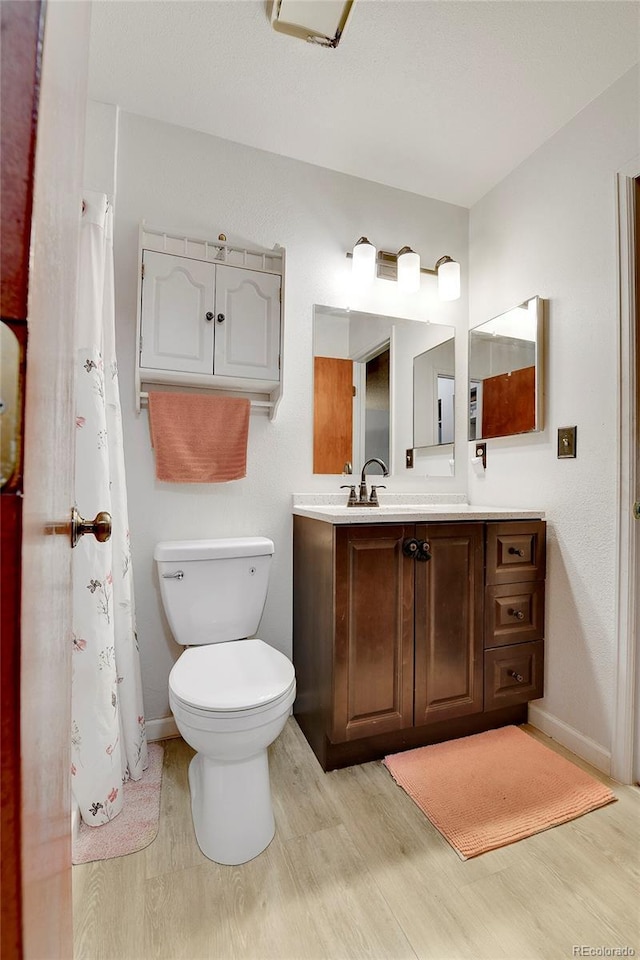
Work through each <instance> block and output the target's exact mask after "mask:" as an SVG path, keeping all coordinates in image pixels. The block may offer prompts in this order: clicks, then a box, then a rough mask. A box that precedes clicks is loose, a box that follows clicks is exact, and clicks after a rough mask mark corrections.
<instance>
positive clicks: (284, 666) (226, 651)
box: [169, 638, 295, 716]
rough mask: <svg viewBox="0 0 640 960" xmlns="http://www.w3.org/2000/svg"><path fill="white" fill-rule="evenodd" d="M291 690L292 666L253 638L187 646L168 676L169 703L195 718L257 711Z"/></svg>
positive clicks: (292, 683)
mask: <svg viewBox="0 0 640 960" xmlns="http://www.w3.org/2000/svg"><path fill="white" fill-rule="evenodd" d="M294 688H295V673H294V669H293V664H292V663H291V661H290V660H288V659H287V657H285V656H284V654H283V653H280V651H279V650H276V649H274V647H270V646H269V644H267V643H264V642H263V641H262V640H258V639H257V638H254V639H251V640H231V641H228V642H226V643H215V644H210V645H204V646H199V647H189V648H188V649H187V650H185V651H184V653H183V654H182V656H181V657H180V658H179V660H178V661H177V662H176V663H175V664H174V666H173V669H172V670H171V673H170V675H169V690H170V693H171V694H172V696H173V698H174V699H175V700H176V701H177V702H178V703H180V704H181V705H182V706H183V707H184V709H185V710H186V711H188V712H190V713H194V714H204V715H206V714H210V713H220V714H223V715H226V716H229V715H231V714H243V713H246V712H249V711H261V710H262V709H264V708H266V707H274V706H276V705H277V704H278V703H279V702H280V701H284V700H286V699H287V698H288V696H289V695H290V693H291V691H292V689H294Z"/></svg>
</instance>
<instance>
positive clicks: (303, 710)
mask: <svg viewBox="0 0 640 960" xmlns="http://www.w3.org/2000/svg"><path fill="white" fill-rule="evenodd" d="M493 526H497V525H495V524H485V523H483V522H478V521H471V522H458V521H455V522H442V523H441V522H434V523H428V524H427V523H424V524H423V523H415V524H414V523H406V524H401V523H372V524H352V525H332V524H330V523H326V522H324V521H322V520H314V519H311V518H307V517H298V516H294V571H293V575H294V625H293V659H294V666H295V669H296V679H297V690H298V692H297V698H296V702H295V704H294V714H295V716H296V718H297V720H298V723H299V725H300V727H301V729H302V731H303V733H304V734H305V736H306V737H307V740H308V741H309V743H310V744H311V746H312V748H313V750H314V752H315V753H316V756H317V757H318V759H319V760H320V763H321V764H322V766H323V768H324V769H325V770H330V769H333V768H334V767H339V766H346V765H348V764H350V763H361V762H363V761H365V760H371V759H375V758H376V757H381V756H384V755H385V753H392V752H395V751H397V750H402V749H408V748H411V747H415V746H421V745H423V744H425V743H435V742H438V741H441V740H447V739H451V738H453V737H457V736H465V735H467V734H470V733H476V732H479V731H480V730H486V729H489V728H491V727H495V726H501V725H504V724H507V723H522V722H524V721H525V720H526V716H527V709H526V701H527V700H528V699H532V696H531V695H527V694H528V693H530V690H528V688H527V685H526V684H525V683H524V682H518V681H517V680H515V679H514V678H511V676H510V675H509V674H506V673H504V670H503V672H502V674H501V673H500V670H501V667H500V665H499V664H498V665H497V666H496V667H495V669H497V671H498V675H499V676H502V677H503V678H504V677H507V680H508V681H513V684H515V685H516V686H518V690H517V693H515V692H512V691H511V690H510V691H509V692H508V694H507V695H506V696H505V697H504V698H503V699H504V701H505V702H504V703H503V702H502V701H501V699H500V698H501V696H502V694H501V693H500V692H499V691H498V690H496V691H494V693H495V696H496V697H497V699H498V703H497V704H494V705H492V706H491V708H490V709H487V703H486V695H487V691H486V673H485V671H486V669H487V665H488V664H490V663H492V660H491V657H492V651H491V649H489V648H487V644H486V637H485V627H486V625H485V618H484V607H485V603H484V601H485V590H487V589H489V588H488V587H486V585H485V536H488V534H487V531H488V530H489V528H490V527H493ZM517 529H519V530H520V533H524V528H523V527H520V528H517ZM410 538H415V539H417V540H419V541H424V542H425V544H426V549H427V551H428V553H429V554H430V559H429V560H428V561H420V560H416V559H414V558H413V557H411V556H406V555H405V554H404V552H403V544H404V543H405V541H406V540H407V539H410ZM508 546H509V545H507V550H508ZM517 549H520V546H518V548H517ZM506 556H507V559H508V558H511V557H512V556H514V555H512V554H508V553H507V555H506ZM516 556H518V559H521V558H520V556H519V554H518V555H516ZM515 565H516V567H518V569H519V570H520V569H522V564H519V563H516V564H515ZM543 575H544V573H543ZM524 586H525V585H524V584H521V585H519V587H518V589H524ZM543 597H544V595H543ZM513 602H514V603H516V601H515V600H513ZM518 622H519V621H518ZM515 646H518V647H521V646H523V645H522V644H515ZM515 646H514V645H511V646H510V647H509V648H507V647H505V649H508V650H509V653H510V657H511V659H510V661H509V664H508V665H507V666H506V668H505V669H506V670H510V669H514V670H515V673H516V676H522V675H523V674H522V668H523V663H522V651H520V652H517V651H516V650H515ZM525 646H526V644H525ZM525 654H526V651H525ZM516 655H517V656H516ZM517 657H519V659H517ZM514 658H516V659H517V663H516V662H515V659H514ZM512 661H513V663H512ZM532 689H533V688H532ZM535 689H536V690H537V687H535ZM535 695H536V696H540V695H541V693H536V694H535Z"/></svg>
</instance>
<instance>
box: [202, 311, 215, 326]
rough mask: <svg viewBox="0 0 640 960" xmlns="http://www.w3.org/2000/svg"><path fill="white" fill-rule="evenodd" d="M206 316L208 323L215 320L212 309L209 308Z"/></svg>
mask: <svg viewBox="0 0 640 960" xmlns="http://www.w3.org/2000/svg"><path fill="white" fill-rule="evenodd" d="M204 317H205V320H206V321H207V323H211V321H212V320H213V314H212V313H211V310H207V312H206V313H205V315H204Z"/></svg>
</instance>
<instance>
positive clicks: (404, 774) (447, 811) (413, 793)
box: [383, 727, 616, 860]
mask: <svg viewBox="0 0 640 960" xmlns="http://www.w3.org/2000/svg"><path fill="white" fill-rule="evenodd" d="M383 762H384V764H385V766H386V767H387V769H388V770H389V772H390V773H391V776H392V777H393V778H394V780H395V781H396V782H397V783H398V784H399V785H400V786H401V787H402V788H403V790H405V791H406V792H407V793H408V794H409V796H410V797H411V799H412V800H413V801H414V802H415V803H416V804H417V805H418V806H419V807H420V809H421V810H422V811H423V813H425V814H426V816H427V817H428V818H429V820H430V821H431V823H432V824H433V825H434V827H436V828H437V829H438V830H439V831H440V833H441V834H442V836H443V837H444V838H445V840H447V841H448V842H449V843H450V844H451V846H452V847H453V849H454V850H455V851H456V853H458V855H459V856H460V857H461V858H462V859H463V860H468V859H469V858H470V857H477V856H478V854H481V853H486V852H487V851H488V850H495V849H496V848H497V847H504V846H507V844H510V843H514V842H515V841H516V840H522V839H523V838H524V837H530V836H531V835H532V834H534V833H540V832H541V831H542V830H548V829H549V828H550V827H555V826H557V825H558V824H559V823H566V822H567V820H573V819H575V817H580V816H582V814H584V813H588V812H589V811H591V810H595V809H597V808H598V807H603V806H605V804H607V803H611V802H612V801H614V800H615V799H616V797H615V796H614V794H613V793H612V792H611V790H609V788H608V787H607V786H605V785H604V784H603V783H600V781H599V780H595V779H594V778H593V777H591V776H590V775H589V774H588V773H585V772H584V770H582V769H581V768H580V767H577V766H575V764H573V763H571V762H570V761H569V760H565V759H564V757H561V756H559V755H558V754H557V753H554V751H553V750H549V748H548V747H545V746H544V745H543V744H541V743H540V742H539V741H538V740H535V739H534V738H533V737H531V736H529V734H527V733H524V731H522V730H519V729H518V727H501V728H500V729H499V730H489V731H488V732H487V733H478V734H475V735H474V736H472V737H462V738H461V739H459V740H449V741H447V742H446V743H437V744H434V745H433V746H430V747H419V748H418V749H417V750H407V751H406V752H405V753H396V754H394V755H392V756H388V757H385V759H384V761H383Z"/></svg>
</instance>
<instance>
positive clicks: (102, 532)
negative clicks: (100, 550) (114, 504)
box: [71, 507, 111, 547]
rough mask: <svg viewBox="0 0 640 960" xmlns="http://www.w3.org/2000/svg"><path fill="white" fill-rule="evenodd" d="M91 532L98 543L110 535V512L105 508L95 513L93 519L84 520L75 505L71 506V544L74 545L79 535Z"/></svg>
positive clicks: (103, 541)
mask: <svg viewBox="0 0 640 960" xmlns="http://www.w3.org/2000/svg"><path fill="white" fill-rule="evenodd" d="M85 533H92V534H93V535H94V537H95V538H96V540H97V541H98V542H99V543H105V542H106V541H107V540H109V538H110V537H111V514H110V513H107V512H106V510H101V511H100V513H96V515H95V518H94V519H93V520H84V519H83V518H82V517H81V516H80V514H79V513H78V511H77V510H76V508H75V507H72V508H71V546H72V547H75V545H76V544H77V542H78V540H79V539H80V537H83V536H84V535H85Z"/></svg>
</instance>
